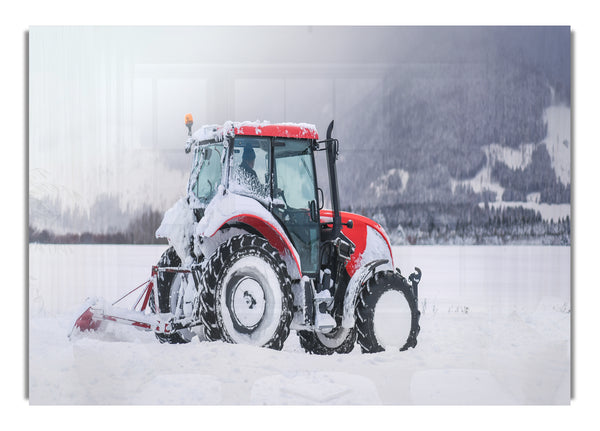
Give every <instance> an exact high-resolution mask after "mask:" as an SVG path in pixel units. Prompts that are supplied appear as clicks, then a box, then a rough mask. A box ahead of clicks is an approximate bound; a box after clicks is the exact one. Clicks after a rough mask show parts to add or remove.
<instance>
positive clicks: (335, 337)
mask: <svg viewBox="0 0 600 431" xmlns="http://www.w3.org/2000/svg"><path fill="white" fill-rule="evenodd" d="M349 334H350V329H349V328H343V327H340V326H338V327H337V328H335V329H333V330H332V331H331V332H328V333H323V332H317V338H318V339H319V341H320V342H321V344H323V345H324V346H325V347H328V348H330V349H335V348H337V347H339V346H341V345H342V344H343V343H344V341H346V338H347V337H348V335H349Z"/></svg>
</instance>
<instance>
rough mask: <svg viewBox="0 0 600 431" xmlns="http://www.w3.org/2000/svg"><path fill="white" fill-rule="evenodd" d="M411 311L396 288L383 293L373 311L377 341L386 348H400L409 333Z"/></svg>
mask: <svg viewBox="0 0 600 431" xmlns="http://www.w3.org/2000/svg"><path fill="white" fill-rule="evenodd" d="M411 324H412V313H411V309H410V306H409V304H408V302H407V300H406V297H405V296H404V294H403V293H402V292H400V291H397V290H388V291H387V292H385V293H383V295H381V297H380V298H379V300H378V301H377V303H376V304H375V307H374V311H373V326H374V330H375V336H376V338H377V342H378V343H379V344H380V345H381V346H382V347H383V348H385V349H386V350H388V349H390V348H401V347H402V346H404V344H405V343H406V340H407V339H408V336H409V335H410V330H411Z"/></svg>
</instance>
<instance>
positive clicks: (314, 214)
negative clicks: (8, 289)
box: [308, 200, 319, 223]
mask: <svg viewBox="0 0 600 431" xmlns="http://www.w3.org/2000/svg"><path fill="white" fill-rule="evenodd" d="M308 207H309V208H310V219H311V220H312V221H314V222H316V223H318V222H319V210H318V209H317V203H316V202H315V201H314V200H312V201H310V202H309V203H308Z"/></svg>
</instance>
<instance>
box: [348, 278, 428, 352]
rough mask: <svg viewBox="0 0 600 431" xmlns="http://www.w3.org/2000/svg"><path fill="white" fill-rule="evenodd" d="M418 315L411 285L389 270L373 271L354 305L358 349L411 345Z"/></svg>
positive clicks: (412, 344) (402, 348)
mask: <svg viewBox="0 0 600 431" xmlns="http://www.w3.org/2000/svg"><path fill="white" fill-rule="evenodd" d="M420 315H421V313H420V312H419V310H418V308H417V301H416V299H415V297H414V294H413V291H412V288H411V286H410V285H409V284H408V283H407V282H406V280H405V279H404V277H402V276H401V275H400V274H398V273H395V272H393V271H385V272H378V273H376V274H375V275H374V276H373V277H371V279H369V281H368V282H367V284H366V285H365V287H364V288H363V289H362V291H361V293H360V295H359V298H358V304H357V306H356V329H357V331H358V343H359V344H360V347H361V350H362V352H363V353H375V352H381V351H384V350H386V348H392V347H395V348H399V349H400V350H401V351H403V350H407V349H408V348H409V347H415V346H416V345H417V336H418V335H419V330H420V327H419V317H420Z"/></svg>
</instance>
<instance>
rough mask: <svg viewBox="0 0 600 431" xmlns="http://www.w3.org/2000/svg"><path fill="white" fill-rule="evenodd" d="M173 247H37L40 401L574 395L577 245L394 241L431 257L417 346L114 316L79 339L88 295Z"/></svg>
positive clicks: (520, 400)
mask: <svg viewBox="0 0 600 431" xmlns="http://www.w3.org/2000/svg"><path fill="white" fill-rule="evenodd" d="M163 250H164V247H163V246H57V245H38V244H32V245H30V246H29V290H30V296H29V308H30V315H29V399H30V402H31V403H32V404H227V405H231V404H295V405H297V404H302V405H305V404H346V405H348V404H567V403H569V401H570V382H571V379H570V373H571V368H570V367H571V358H570V341H571V340H570V330H571V326H570V320H571V313H570V294H571V289H570V281H571V267H570V248H569V247H537V246H531V247H530V246H518V247H481V246H479V247H450V246H445V247H434V246H423V247H418V246H411V247H395V248H394V257H395V260H396V262H395V263H396V266H399V267H400V268H401V269H402V271H403V272H404V273H409V272H410V271H411V270H412V268H413V267H414V266H419V267H420V268H421V269H422V270H423V280H422V282H421V285H420V308H421V311H422V313H423V314H422V317H421V335H420V336H419V344H418V346H417V348H416V349H411V350H409V351H407V352H402V353H400V352H396V351H388V352H383V353H379V354H373V355H363V354H361V353H360V349H358V347H357V348H356V349H355V351H353V352H352V353H351V354H348V355H333V356H328V357H322V356H315V355H308V354H306V353H304V352H303V350H302V349H301V347H300V345H299V342H298V338H297V337H296V335H295V334H294V333H292V334H291V335H290V337H289V338H288V340H287V342H286V344H285V345H284V348H283V351H281V352H278V351H272V350H268V349H261V348H254V347H250V346H243V345H231V344H225V343H220V342H216V343H201V342H199V341H198V340H197V339H195V340H194V341H193V342H192V343H190V344H187V345H163V344H159V343H158V342H157V341H156V340H155V338H154V336H153V334H151V333H146V332H141V331H136V330H135V329H132V328H126V327H119V326H114V327H112V328H107V329H106V331H105V332H103V333H101V334H95V335H90V336H78V337H75V339H74V340H72V341H69V340H68V339H67V334H68V333H69V331H70V329H71V328H70V325H71V323H72V318H73V315H74V313H75V312H76V310H77V309H78V308H79V306H80V305H81V303H82V302H83V300H84V299H85V298H86V297H88V296H101V297H104V298H106V299H107V300H114V299H117V298H119V297H120V296H121V295H122V294H123V293H125V292H127V291H128V290H130V289H132V288H133V287H136V286H137V285H139V284H140V283H141V282H143V281H144V280H145V279H147V277H148V275H149V272H150V266H151V265H152V264H153V263H155V262H156V261H157V260H158V257H159V256H160V254H161V253H162V251H163Z"/></svg>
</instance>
